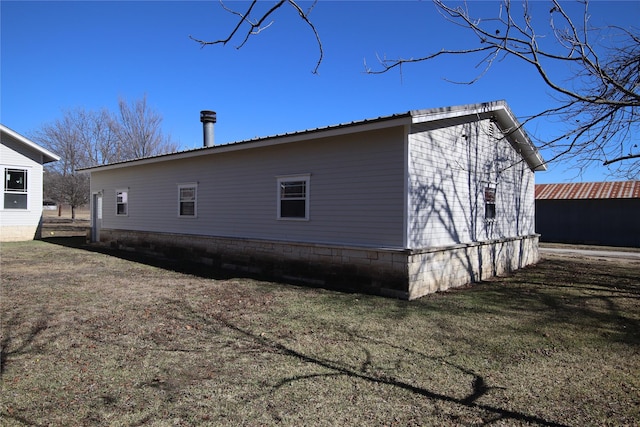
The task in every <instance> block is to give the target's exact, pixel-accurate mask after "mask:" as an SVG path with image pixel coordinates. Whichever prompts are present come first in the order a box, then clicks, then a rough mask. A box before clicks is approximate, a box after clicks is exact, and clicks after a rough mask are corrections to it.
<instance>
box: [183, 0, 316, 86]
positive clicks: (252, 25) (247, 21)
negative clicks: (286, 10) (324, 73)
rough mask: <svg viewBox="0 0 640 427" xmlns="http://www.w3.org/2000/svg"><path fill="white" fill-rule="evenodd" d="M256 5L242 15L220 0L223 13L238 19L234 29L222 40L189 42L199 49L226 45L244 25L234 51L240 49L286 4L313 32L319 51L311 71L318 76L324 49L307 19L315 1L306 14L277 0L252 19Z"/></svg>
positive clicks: (291, 2)
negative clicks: (244, 28) (240, 38)
mask: <svg viewBox="0 0 640 427" xmlns="http://www.w3.org/2000/svg"><path fill="white" fill-rule="evenodd" d="M257 3H258V0H253V1H252V2H251V5H249V8H248V9H247V11H246V12H244V13H242V12H238V11H234V10H232V9H230V8H228V7H227V6H226V5H225V4H224V3H223V2H222V0H220V4H221V5H222V8H223V9H224V10H225V11H227V12H229V13H231V14H233V15H236V16H237V17H238V22H237V23H236V26H235V27H234V29H233V30H232V31H231V32H230V33H229V35H228V36H227V37H226V38H224V39H218V40H213V41H206V40H203V39H199V38H195V37H193V36H191V35H190V36H189V38H190V39H191V40H193V41H195V42H197V43H199V44H200V46H201V47H205V46H209V45H216V44H222V45H226V44H227V43H228V42H230V41H231V40H232V39H233V38H234V37H236V34H238V32H239V31H240V28H241V27H242V26H243V25H246V26H247V29H246V31H244V36H243V37H244V38H243V39H242V41H241V42H240V44H239V45H238V46H236V49H241V48H242V47H243V46H244V45H245V44H246V43H247V41H248V40H249V38H250V37H251V36H254V35H257V34H259V33H261V32H262V31H264V30H265V29H267V28H269V27H270V26H271V25H272V24H273V21H271V22H269V23H268V24H266V25H265V21H266V20H267V19H268V18H269V17H270V16H271V15H272V14H274V13H275V12H276V11H277V10H278V9H280V8H281V7H282V6H284V5H285V4H288V5H290V6H291V7H292V8H293V9H294V10H295V11H296V12H297V13H298V16H300V19H302V21H304V23H305V24H307V26H308V27H309V28H310V29H311V31H312V32H313V35H314V37H315V39H316V44H317V45H318V50H319V53H318V61H317V63H316V66H315V67H314V69H313V74H318V69H319V68H320V64H321V63H322V60H323V59H324V48H323V47H322V40H321V39H320V34H319V33H318V30H317V29H316V27H315V25H314V24H313V23H312V22H311V20H310V19H309V14H310V13H311V11H312V10H313V8H314V7H315V5H316V3H317V0H315V1H314V2H313V3H312V5H311V7H309V9H308V10H307V11H306V12H305V11H304V10H302V8H301V7H300V5H299V4H298V3H297V2H296V1H295V0H279V1H278V2H276V3H275V4H274V5H273V6H272V7H271V8H270V9H269V10H267V11H266V12H263V13H262V14H260V13H258V18H252V13H253V12H254V7H255V6H256V4H257Z"/></svg>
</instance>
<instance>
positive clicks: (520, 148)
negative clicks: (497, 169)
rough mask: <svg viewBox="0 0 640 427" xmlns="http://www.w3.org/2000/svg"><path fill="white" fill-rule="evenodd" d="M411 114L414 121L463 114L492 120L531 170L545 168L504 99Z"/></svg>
mask: <svg viewBox="0 0 640 427" xmlns="http://www.w3.org/2000/svg"><path fill="white" fill-rule="evenodd" d="M412 114H413V122H414V123H426V122H435V121H441V120H447V119H453V118H461V117H465V116H472V117H474V118H476V119H487V118H488V119H491V120H494V121H495V122H496V123H497V124H498V126H499V127H500V129H501V131H502V132H503V133H504V135H505V137H506V138H507V140H508V141H509V143H510V144H511V145H512V146H513V148H514V149H515V150H516V151H517V152H518V153H520V155H521V156H522V158H523V159H524V160H525V161H526V162H527V164H528V165H529V167H530V168H531V170H533V171H536V172H539V171H545V170H547V165H546V162H545V161H544V159H543V158H542V156H541V155H540V152H539V151H538V149H537V148H536V147H535V145H534V144H533V142H531V139H529V136H528V135H527V133H526V132H525V130H524V127H523V126H522V125H521V124H520V123H519V122H518V119H516V117H515V115H514V114H513V112H512V111H511V109H509V106H508V105H507V103H506V102H505V101H494V102H483V103H480V104H469V105H461V106H456V107H445V108H435V109H432V110H416V111H413V112H412Z"/></svg>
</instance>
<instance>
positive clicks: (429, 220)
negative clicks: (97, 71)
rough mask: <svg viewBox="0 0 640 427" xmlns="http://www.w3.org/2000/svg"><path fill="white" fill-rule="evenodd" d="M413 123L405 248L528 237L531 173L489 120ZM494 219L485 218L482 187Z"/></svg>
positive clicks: (531, 213) (531, 231)
mask: <svg viewBox="0 0 640 427" xmlns="http://www.w3.org/2000/svg"><path fill="white" fill-rule="evenodd" d="M437 125H438V127H433V124H426V125H425V124H418V125H414V126H413V129H412V133H411V135H410V137H409V159H408V161H409V165H408V168H409V201H408V204H409V206H408V214H409V221H408V224H409V225H408V227H409V229H408V235H409V247H410V248H413V249H418V248H431V247H444V246H450V245H456V244H465V243H471V242H482V241H488V240H494V239H505V238H513V237H519V236H528V235H533V234H534V233H535V230H534V191H535V181H534V172H533V171H532V170H531V169H530V168H529V167H528V165H527V164H526V163H525V162H524V161H522V157H521V156H520V154H518V153H517V152H516V150H515V149H514V148H513V146H511V144H510V143H509V142H508V141H507V140H506V138H501V137H502V136H503V135H502V133H501V132H500V130H499V129H498V128H497V126H495V125H494V124H493V123H492V122H491V121H490V120H488V119H487V120H480V121H471V120H470V119H469V118H466V119H465V118H457V119H451V120H447V121H444V122H438V123H437ZM487 187H492V188H495V190H496V200H495V205H496V217H495V219H491V220H486V219H485V189H486V188H487Z"/></svg>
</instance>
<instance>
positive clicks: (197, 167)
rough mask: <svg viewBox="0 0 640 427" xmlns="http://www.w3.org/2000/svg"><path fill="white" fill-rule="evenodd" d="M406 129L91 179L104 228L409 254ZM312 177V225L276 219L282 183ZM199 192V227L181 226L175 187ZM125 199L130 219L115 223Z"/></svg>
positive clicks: (195, 223)
mask: <svg viewBox="0 0 640 427" xmlns="http://www.w3.org/2000/svg"><path fill="white" fill-rule="evenodd" d="M403 159H404V128H403V127H394V128H387V129H383V130H378V131H370V132H361V133H357V134H351V135H345V136H340V137H333V138H330V139H329V138H326V139H317V140H310V141H303V142H297V143H295V144H285V145H274V146H268V147H261V148H252V149H251V150H239V151H231V152H216V151H215V150H212V152H211V154H210V155H202V156H197V157H194V158H191V159H184V160H173V161H165V162H159V163H153V164H148V165H132V166H129V167H124V168H120V169H112V170H103V171H94V172H92V176H91V188H92V192H102V194H103V206H102V207H103V212H102V228H103V229H114V230H139V231H149V232H164V233H176V234H192V235H204V236H220V237H236V238H255V239H267V240H280V241H294V242H295V241H298V242H314V243H331V244H345V245H360V246H375V247H395V248H398V247H403V243H404V239H403V232H404V226H403V223H404V221H403V218H404V213H403V212H404V211H403V206H404V204H403V200H404V182H405V181H404V176H405V175H404V164H405V163H404V160H403ZM298 174H309V175H310V187H309V189H308V197H309V220H308V221H292V220H278V219H277V203H278V200H277V199H278V188H277V177H279V176H286V175H298ZM192 182H196V183H197V186H198V190H197V191H198V196H197V217H196V218H184V217H179V216H178V185H179V184H183V183H192ZM118 189H127V190H128V199H129V200H128V204H129V206H128V215H127V216H117V215H116V214H115V212H116V206H115V202H116V196H115V192H116V190H118Z"/></svg>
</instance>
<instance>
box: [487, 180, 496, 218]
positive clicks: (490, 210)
mask: <svg viewBox="0 0 640 427" xmlns="http://www.w3.org/2000/svg"><path fill="white" fill-rule="evenodd" d="M495 217H496V189H495V188H491V187H486V188H485V189H484V219H488V220H493V219H495Z"/></svg>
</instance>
